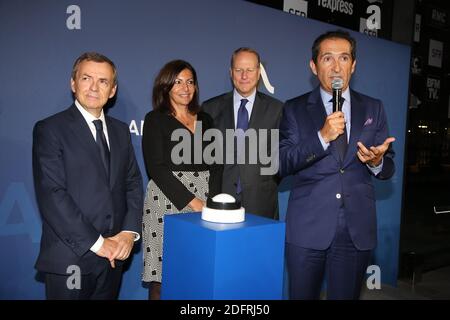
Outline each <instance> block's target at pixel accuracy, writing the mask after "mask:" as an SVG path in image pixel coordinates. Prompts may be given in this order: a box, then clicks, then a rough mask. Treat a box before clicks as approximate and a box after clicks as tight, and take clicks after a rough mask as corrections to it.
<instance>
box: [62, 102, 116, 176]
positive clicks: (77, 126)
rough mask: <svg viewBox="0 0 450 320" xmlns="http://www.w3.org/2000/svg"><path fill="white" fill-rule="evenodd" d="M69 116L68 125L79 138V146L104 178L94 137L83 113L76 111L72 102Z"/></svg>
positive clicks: (103, 169)
mask: <svg viewBox="0 0 450 320" xmlns="http://www.w3.org/2000/svg"><path fill="white" fill-rule="evenodd" d="M69 118H70V122H69V125H68V127H69V128H70V130H71V131H72V133H73V134H74V136H76V138H77V139H78V140H79V143H80V145H81V146H83V147H84V148H85V149H86V153H87V154H88V158H89V159H91V160H92V161H93V162H94V163H95V164H96V165H97V167H98V170H100V171H101V172H103V173H104V177H105V179H106V178H107V177H106V171H105V168H104V167H103V162H102V159H101V157H100V152H99V151H98V147H97V144H96V143H95V139H94V137H93V136H92V132H91V129H89V126H88V124H87V123H86V120H85V119H84V118H83V115H82V114H81V113H80V111H78V109H77V107H76V106H75V105H74V104H73V105H72V106H71V107H70V108H69Z"/></svg>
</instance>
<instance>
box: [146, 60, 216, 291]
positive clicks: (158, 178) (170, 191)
mask: <svg viewBox="0 0 450 320" xmlns="http://www.w3.org/2000/svg"><path fill="white" fill-rule="evenodd" d="M198 91H199V90H198V84H197V75H196V72H195V70H194V68H193V67H192V66H191V65H190V64H189V63H188V62H186V61H183V60H174V61H171V62H169V63H167V64H166V65H165V66H164V67H163V68H162V69H161V71H160V72H159V74H158V75H157V77H156V79H155V83H154V86H153V99H152V100H153V111H151V112H149V113H148V114H147V115H146V116H145V121H144V130H143V131H144V132H143V136H142V150H143V154H144V161H145V167H146V170H147V174H148V176H149V179H150V180H149V183H148V185H147V191H146V196H145V201H144V210H143V223H142V236H143V246H144V247H143V255H144V268H143V274H142V280H143V281H144V282H149V283H150V286H149V298H150V299H159V297H160V288H161V279H162V243H163V227H164V215H166V214H178V213H185V212H193V211H201V210H202V208H203V205H204V204H205V201H206V198H207V197H208V196H211V197H212V196H214V195H216V194H217V193H220V186H221V176H222V166H220V165H216V164H213V165H207V164H205V163H204V162H203V160H202V162H201V163H200V164H196V163H195V162H194V150H197V149H194V146H193V144H194V139H193V137H194V133H196V131H197V130H200V129H201V130H202V131H203V132H202V134H203V133H204V131H205V130H207V129H209V128H212V127H213V122H212V119H211V118H210V117H209V115H207V114H206V113H204V112H202V111H200V106H199V103H198V96H199V94H198ZM177 129H181V130H186V132H187V134H189V135H191V139H190V140H191V152H190V155H191V157H190V161H186V162H188V163H181V164H175V163H174V162H173V160H174V159H172V158H171V155H172V149H173V148H174V146H176V145H177V144H178V143H179V141H171V135H172V132H173V131H174V130H177ZM197 133H198V132H197ZM206 145H207V143H203V145H202V148H201V151H202V154H203V149H204V148H205V146H206ZM175 162H176V163H179V162H178V161H175Z"/></svg>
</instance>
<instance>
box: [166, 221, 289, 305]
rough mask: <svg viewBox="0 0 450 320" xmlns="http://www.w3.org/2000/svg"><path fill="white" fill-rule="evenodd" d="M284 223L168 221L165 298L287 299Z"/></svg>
mask: <svg viewBox="0 0 450 320" xmlns="http://www.w3.org/2000/svg"><path fill="white" fill-rule="evenodd" d="M284 235H285V223H284V222H279V221H275V220H271V219H266V218H262V217H259V216H255V215H252V214H246V217H245V222H242V223H233V224H224V223H212V222H207V221H203V220H202V219H201V215H200V214H199V213H189V214H175V215H168V216H165V220H164V250H163V268H162V270H163V271H162V291H161V297H162V299H186V300H189V299H202V300H210V299H218V300H221V299H223V300H233V299H251V300H252V299H273V300H276V299H282V297H283V273H284V242H285V237H284Z"/></svg>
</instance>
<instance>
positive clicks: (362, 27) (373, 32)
mask: <svg viewBox="0 0 450 320" xmlns="http://www.w3.org/2000/svg"><path fill="white" fill-rule="evenodd" d="M368 25H369V20H367V19H366V18H359V32H361V33H365V34H367V35H368V36H371V37H378V30H377V29H370V28H369V27H368Z"/></svg>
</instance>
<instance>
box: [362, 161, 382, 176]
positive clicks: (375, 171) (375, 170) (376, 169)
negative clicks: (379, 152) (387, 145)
mask: <svg viewBox="0 0 450 320" xmlns="http://www.w3.org/2000/svg"><path fill="white" fill-rule="evenodd" d="M383 161H384V159H383V158H381V163H380V164H379V165H377V166H376V167H371V166H369V165H368V164H366V166H367V168H369V170H370V171H372V173H373V175H374V176H376V175H377V174H379V173H380V172H381V170H383Z"/></svg>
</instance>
